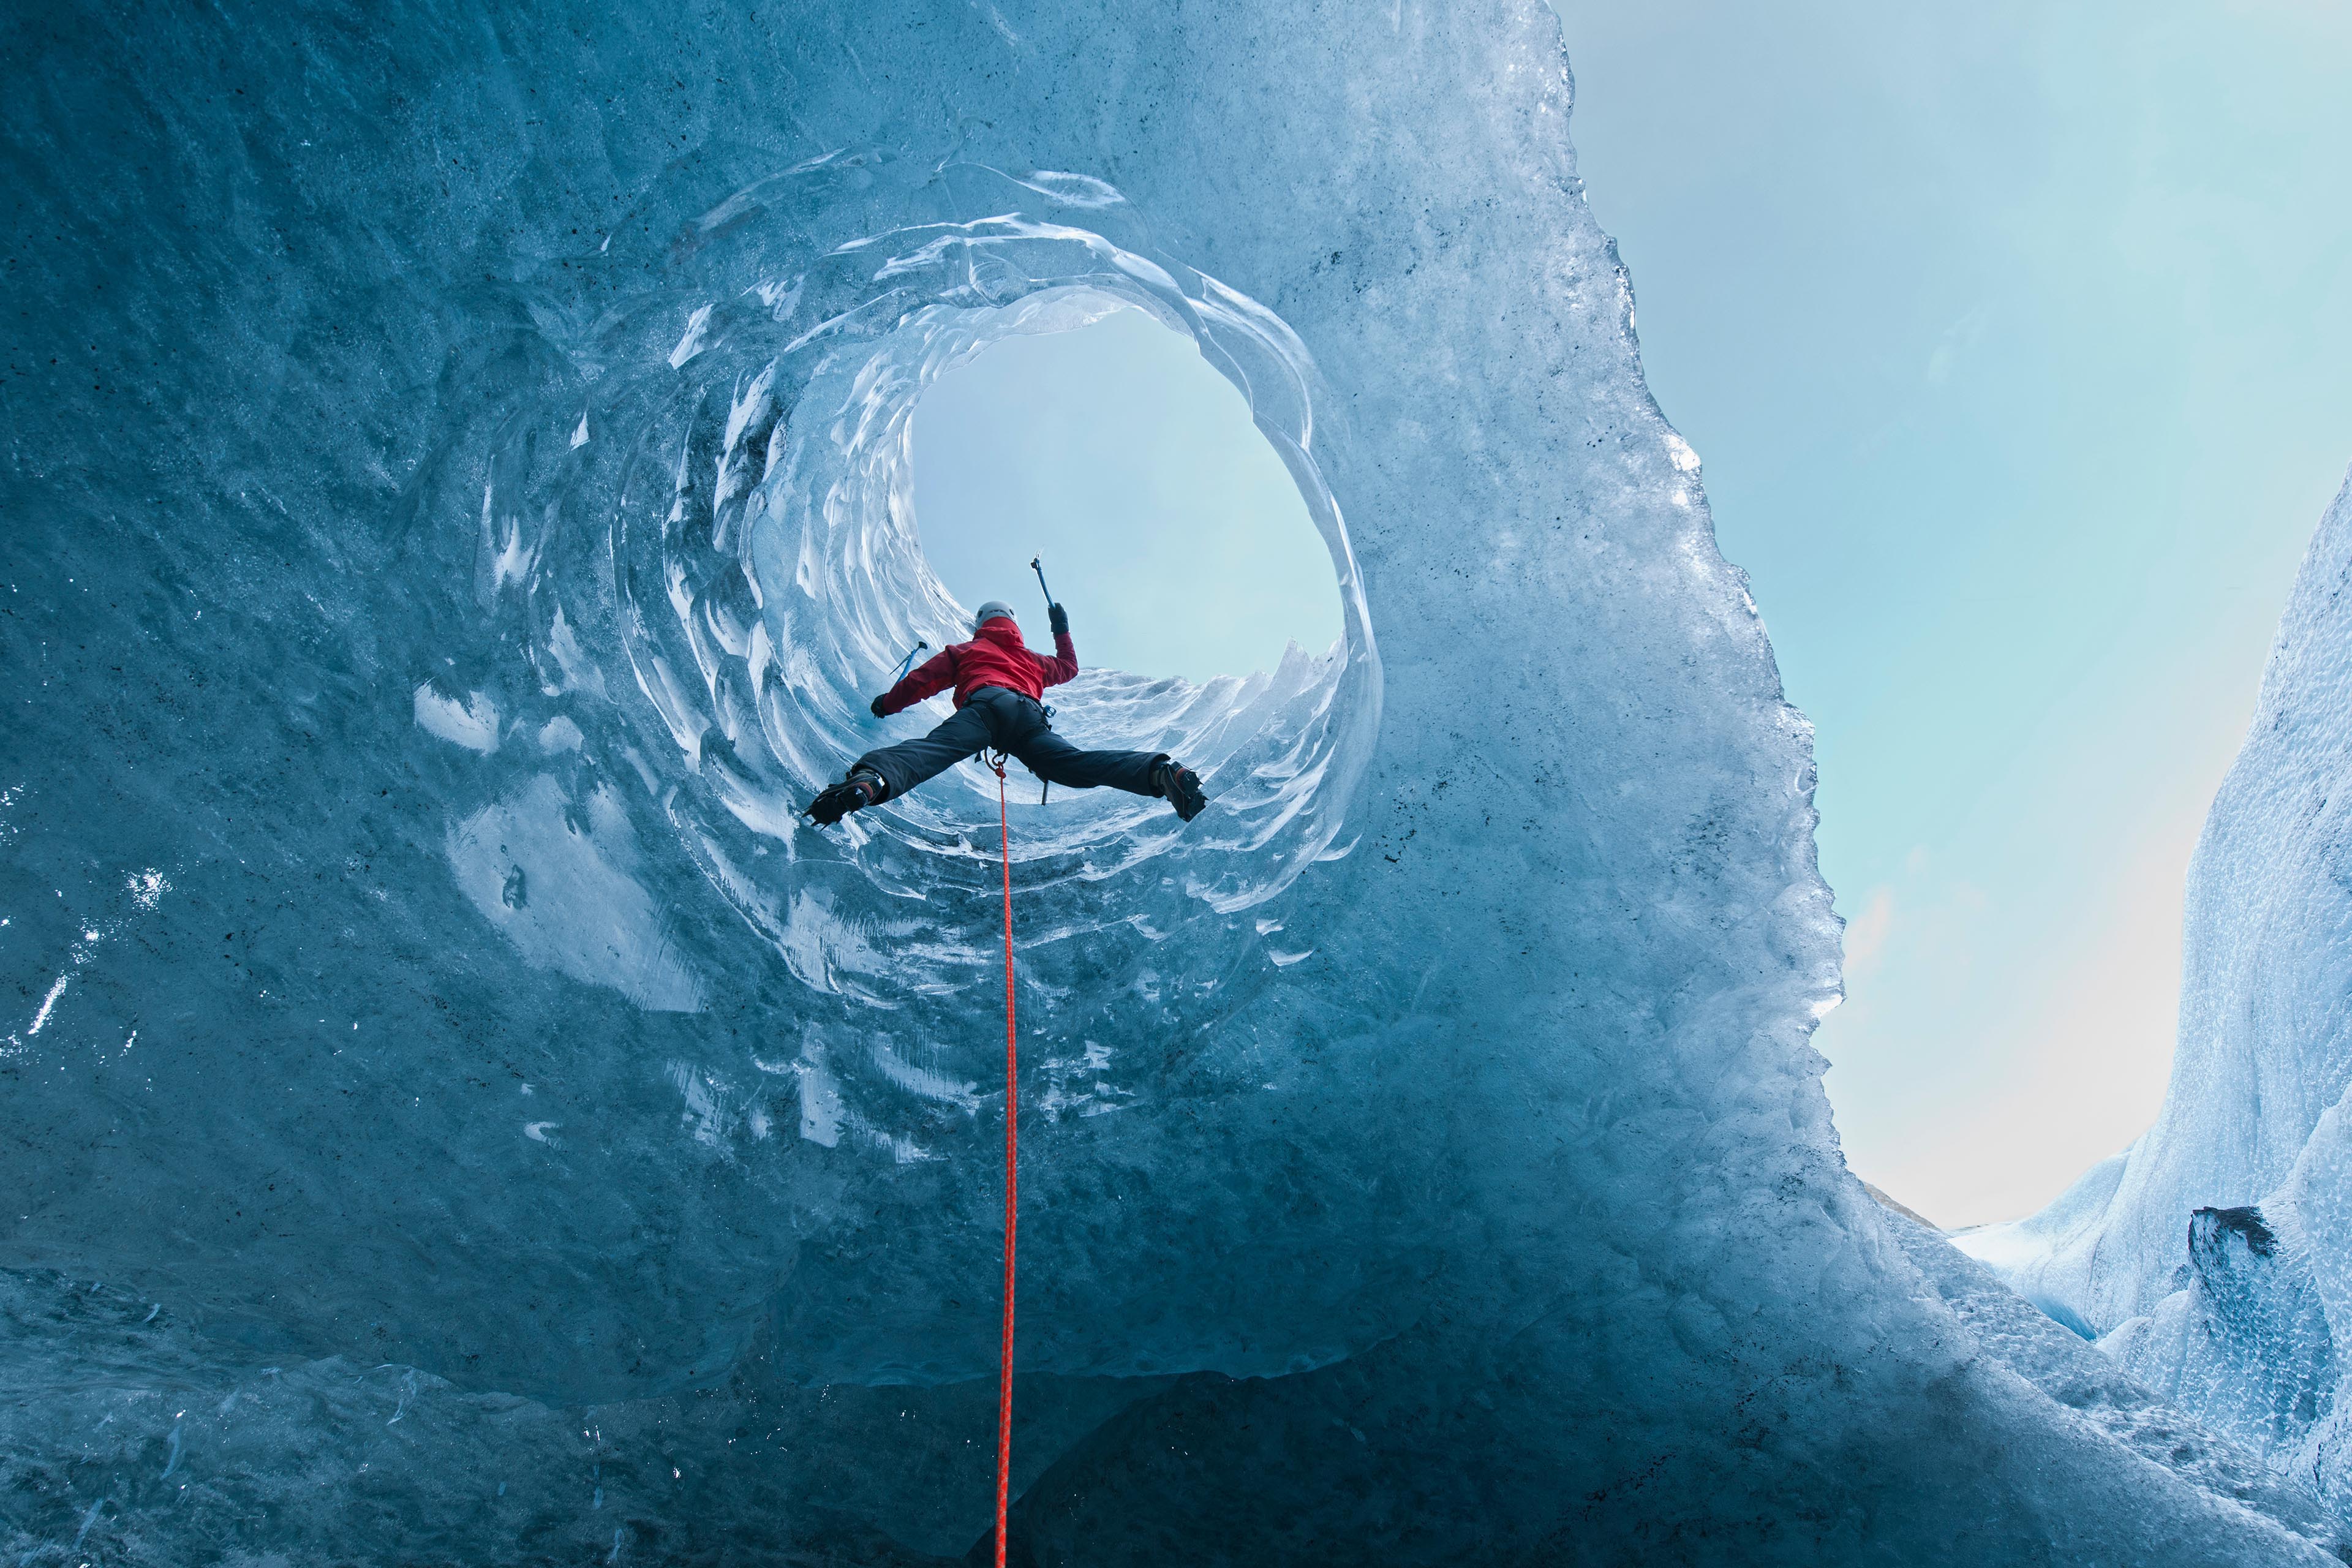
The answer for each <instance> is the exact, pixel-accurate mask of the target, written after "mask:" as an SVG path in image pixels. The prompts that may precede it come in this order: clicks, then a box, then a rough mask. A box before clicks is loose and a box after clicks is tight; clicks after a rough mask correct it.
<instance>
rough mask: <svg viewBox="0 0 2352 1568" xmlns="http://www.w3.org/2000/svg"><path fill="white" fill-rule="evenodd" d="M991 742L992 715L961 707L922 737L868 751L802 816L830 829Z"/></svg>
mask: <svg viewBox="0 0 2352 1568" xmlns="http://www.w3.org/2000/svg"><path fill="white" fill-rule="evenodd" d="M988 745H989V714H988V711H987V710H985V709H983V708H982V707H980V706H979V705H978V704H976V703H975V704H972V705H971V706H967V707H963V708H959V709H957V710H955V711H954V712H952V713H950V714H949V715H948V716H947V718H946V719H944V720H943V721H940V723H939V724H938V725H937V726H936V727H935V728H933V730H932V731H931V732H930V733H929V734H928V735H925V736H924V737H922V739H920V740H918V741H901V742H898V744H897V745H895V746H884V747H882V748H880V749H879V750H878V751H872V752H866V754H865V755H864V756H862V757H860V758H858V759H857V761H856V762H855V763H851V764H850V766H849V776H848V777H847V778H845V779H844V780H843V781H842V782H841V783H839V784H835V785H833V786H832V787H831V788H829V789H827V790H826V791H825V792H824V794H823V795H818V796H817V797H816V799H814V800H813V801H811V802H810V803H809V806H808V810H807V811H806V812H805V813H803V815H804V816H807V817H808V818H809V820H810V821H812V822H814V823H815V824H816V825H817V826H820V827H830V826H833V825H834V824H835V823H836V822H839V821H840V820H841V819H842V818H843V817H845V816H848V815H849V814H850V813H851V812H853V811H863V810H865V809H866V807H867V806H869V805H876V804H877V803H878V802H881V801H886V800H893V799H896V798H897V797H898V796H899V795H904V794H906V793H907V792H908V790H910V789H913V788H914V787H915V786H916V785H917V784H921V783H922V782H923V781H924V780H925V779H928V778H930V777H933V776H934V775H936V774H939V773H945V772H947V770H948V769H950V768H951V767H953V766H955V765H956V764H957V763H960V762H962V761H963V760H964V759H965V758H966V757H971V756H977V755H979V754H980V753H981V752H982V751H985V750H986V749H987V747H988Z"/></svg>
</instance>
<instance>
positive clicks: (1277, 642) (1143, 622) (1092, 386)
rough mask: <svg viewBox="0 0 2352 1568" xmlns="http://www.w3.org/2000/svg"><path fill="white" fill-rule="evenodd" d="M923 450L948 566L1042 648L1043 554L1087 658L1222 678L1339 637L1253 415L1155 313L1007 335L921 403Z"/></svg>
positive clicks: (1333, 608)
mask: <svg viewBox="0 0 2352 1568" xmlns="http://www.w3.org/2000/svg"><path fill="white" fill-rule="evenodd" d="M913 446H914V469H915V526H916V529H917V531H918V532H919V533H920V535H921V536H922V541H923V554H924V556H925V557H926V558H927V559H928V560H929V562H930V563H931V569H932V571H934V572H936V573H937V574H939V577H940V581H941V582H942V583H944V584H947V587H948V591H949V592H950V593H951V594H953V595H955V596H956V598H957V599H958V601H959V602H961V604H962V605H964V606H965V607H966V608H968V609H976V608H978V607H979V606H980V605H982V604H983V603H985V602H986V601H988V600H990V599H1002V600H1003V601H1005V602H1006V603H1008V604H1010V605H1013V608H1014V609H1015V610H1016V611H1018V612H1019V616H1018V618H1019V620H1020V621H1021V624H1022V631H1023V633H1024V636H1025V637H1028V638H1029V639H1030V640H1031V641H1032V642H1033V643H1034V644H1035V645H1036V646H1038V647H1045V643H1046V639H1047V638H1048V637H1051V636H1052V633H1051V632H1050V630H1048V628H1047V627H1046V625H1045V597H1044V595H1041V594H1040V593H1039V592H1038V589H1037V579H1036V578H1035V577H1034V576H1033V575H1031V574H1030V571H1029V558H1030V557H1031V556H1033V555H1042V556H1043V558H1044V561H1045V580H1046V582H1047V584H1050V585H1051V586H1052V588H1053V590H1054V592H1055V595H1057V596H1058V597H1059V598H1060V599H1061V601H1062V603H1063V604H1064V605H1066V607H1067V608H1068V610H1069V612H1070V630H1071V636H1072V639H1073V640H1074V641H1075V642H1076V644H1077V648H1078V657H1079V658H1080V660H1081V661H1082V662H1084V663H1086V664H1089V665H1105V666H1110V667H1113V668H1119V669H1129V670H1134V671H1136V672H1137V673H1139V674H1144V675H1181V676H1183V677H1185V678H1187V679H1192V680H1206V679H1208V678H1209V677H1211V676H1213V675H1246V674H1248V673H1249V672H1251V671H1252V670H1256V669H1271V668H1274V667H1275V665H1276V664H1277V663H1278V662H1280V660H1281V658H1282V650H1283V647H1284V646H1285V645H1286V643H1288V642H1291V641H1293V640H1295V641H1297V643H1298V645H1299V646H1300V647H1304V648H1307V649H1309V650H1311V651H1313V652H1315V653H1318V654H1319V653H1321V652H1322V651H1324V650H1325V649H1326V648H1328V647H1330V646H1331V645H1332V644H1333V643H1334V642H1336V641H1338V640H1339V585H1338V581H1337V579H1336V578H1335V577H1334V576H1333V574H1332V570H1331V553H1330V552H1329V551H1328V549H1327V548H1326V547H1325V546H1324V543H1323V537H1322V535H1320V534H1318V532H1316V531H1315V524H1314V523H1313V522H1312V521H1309V519H1308V518H1307V504H1306V502H1305V501H1303V500H1300V499H1299V495H1298V488H1297V486H1296V485H1294V484H1292V483H1291V482H1290V475H1289V473H1288V471H1287V470H1286V469H1285V468H1283V466H1282V459H1281V458H1278V457H1276V455H1275V451H1274V448H1273V447H1269V446H1267V445H1266V443H1265V437H1262V436H1260V435H1259V434H1258V432H1257V427H1256V426H1254V425H1252V424H1251V423H1250V415H1249V405H1248V403H1247V401H1246V400H1244V398H1243V396H1242V395H1241V391H1240V389H1239V388H1237V387H1235V386H1234V384H1233V383H1232V382H1230V381H1227V380H1226V379H1225V378H1224V377H1223V376H1222V375H1220V374H1217V373H1216V371H1215V370H1214V369H1213V368H1211V366H1210V364H1209V363H1208V362H1207V361H1206V360H1204V359H1202V357H1201V351H1200V350H1199V349H1198V348H1197V347H1195V346H1194V345H1193V343H1192V340H1190V339H1189V338H1182V337H1179V336H1178V335H1177V334H1176V333H1174V332H1172V331H1169V330H1168V329H1167V328H1166V327H1163V326H1161V325H1160V323H1159V322H1157V321H1153V320H1152V319H1151V318H1150V317H1149V316H1147V315H1145V314H1144V313H1143V312H1142V311H1140V310H1120V311H1118V312H1116V313H1114V314H1112V315H1110V316H1108V317H1106V318H1104V319H1103V320H1101V321H1097V322H1095V323H1094V324H1093V325H1091V326H1087V327H1081V328H1079V329H1077V330H1076V331H1067V332H1051V333H1045V334H1040V335H1034V336H1022V337H1012V338H1005V339H1001V340H999V341H998V342H995V343H993V344H992V345H990V346H989V347H988V348H986V349H984V350H982V352H981V353H980V354H979V355H978V356H976V357H975V358H973V359H972V360H971V361H969V362H967V363H965V364H963V365H961V366H959V367H958V368H956V369H954V370H951V371H950V372H948V373H947V374H945V375H942V376H941V377H940V379H939V380H938V381H937V382H934V383H933V384H931V386H930V387H929V389H928V390H927V391H926V392H925V393H924V394H923V395H922V399H921V401H919V403H917V404H916V405H915V426H914V436H913Z"/></svg>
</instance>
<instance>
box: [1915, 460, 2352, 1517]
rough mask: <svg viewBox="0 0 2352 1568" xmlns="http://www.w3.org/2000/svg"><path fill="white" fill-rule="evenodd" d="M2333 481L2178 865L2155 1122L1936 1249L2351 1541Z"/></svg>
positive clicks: (2345, 516)
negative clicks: (2043, 1316) (2168, 1015)
mask: <svg viewBox="0 0 2352 1568" xmlns="http://www.w3.org/2000/svg"><path fill="white" fill-rule="evenodd" d="M2347 586H2352V484H2347V489H2345V491H2344V492H2343V493H2342V494H2340V495H2338V496H2337V498H2336V504H2335V505H2334V506H2333V507H2332V508H2331V509H2330V510H2329V511H2328V513H2327V515H2326V517H2325V518H2324V519H2322V520H2321V521H2320V525H2319V531H2318V533H2317V534H2316V535H2315V537H2314V538H2313V540H2312V542H2311V548H2310V551H2309V552H2308V553H2307V554H2306V555H2305V558H2304V563H2303V568H2302V571H2301V573H2300V574H2299V575H2298V577H2297V578H2296V581H2295V585H2294V595H2293V597H2292V598H2291V599H2290V600H2289V602H2288V604H2287V608H2286V613H2285V615H2284V617H2283V618H2282V619H2281V621H2280V624H2279V630H2278V637H2277V640H2276V642H2275V643H2273V646H2272V648H2271V657H2270V664H2269V668H2267V669H2266V670H2265V672H2264V674H2263V689H2262V696H2261V699H2260V701H2259V702H2258V704H2257V706H2256V708H2255V711H2254V721H2253V724H2252V729H2251V730H2250V731H2249V732H2248V735H2247V737H2246V743H2245V747H2244V749H2243V750H2242V751H2241V752H2239V754H2238V760H2237V763H2236V764H2235V765H2234V766H2233V767H2231V770H2230V774H2229V777H2228V778H2227V779H2226V780H2224V781H2223V783H2222V785H2221V792H2220V794H2219V795H2216V796H2215V798H2214V801H2213V809H2212V812H2211V814H2210V816H2207V818H2206V821H2205V831H2204V835H2203V837H2201V838H2200V841H2199V843H2198V846H2197V854H2196V858H2195V859H2194V860H2193V861H2192V862H2191V864H2190V867H2189V895H2188V903H2187V911H2186V920H2185V927H2184V931H2183V950H2182V951H2183V973H2182V980H2181V992H2180V1028H2179V1043H2178V1046H2177V1048H2176V1051H2175V1055H2174V1058H2173V1067H2172V1082H2171V1085H2170V1088H2169V1089H2168V1091H2167V1093H2166V1096H2165V1102H2164V1108H2163V1110H2161V1111H2160V1112H2159V1113H2158V1117H2157V1121H2156V1125H2155V1126H2153V1127H2151V1128H2150V1129H2149V1130H2148V1131H2147V1132H2146V1133H2145V1134H2143V1135H2142V1136H2141V1137H2140V1139H2139V1140H2138V1142H2136V1143H2134V1144H2133V1145H2132V1146H2131V1147H2130V1148H2129V1149H2127V1150H2126V1151H2125V1152H2123V1153H2121V1154H2118V1155H2116V1157H2115V1158H2114V1159H2111V1160H2108V1161H2105V1162H2104V1163H2101V1164H2099V1165H2097V1166H2096V1167H2095V1168H2094V1169H2092V1170H2091V1171H2090V1172H2089V1173H2087V1174H2085V1175H2084V1177H2083V1178H2082V1179H2081V1180H2080V1181H2078V1182H2077V1183H2075V1184H2074V1186H2073V1187H2072V1188H2071V1189H2069V1190H2068V1192H2067V1193H2066V1194H2064V1195H2063V1196H2062V1197H2061V1198H2060V1199H2059V1200H2058V1201H2057V1202H2056V1203H2054V1204H2053V1205H2051V1206H2050V1207H2049V1208H2047V1209H2045V1210H2043V1211H2042V1213H2041V1214H2038V1215H2033V1216H2032V1217H2031V1218H2028V1219H2023V1220H2020V1221H2018V1222H2016V1223H2015V1224H2012V1225H2005V1226H1989V1227H1986V1228H1984V1229H1981V1230H1978V1231H1973V1232H1969V1233H1967V1234H1965V1235H1963V1236H1962V1237H1960V1238H1959V1243H1960V1245H1961V1246H1962V1247H1965V1248H1966V1249H1967V1250H1968V1251H1969V1252H1971V1253H1973V1254H1974V1255H1976V1256H1977V1257H1979V1258H1982V1259H1984V1260H1985V1261H1986V1262H1988V1263H1990V1264H1991V1265H1992V1266H1993V1267H1994V1268H1996V1269H1997V1270H1998V1271H1999V1272H2000V1273H2001V1274H2002V1275H2003V1276H2004V1277H2005V1278H2006V1279H2009V1280H2010V1281H2011V1283H2013V1284H2014V1285H2015V1286H2016V1287H2017V1289H2019V1290H2020V1291H2021V1292H2022V1293H2024V1294H2025V1295H2027V1296H2029V1297H2030V1298H2032V1300H2035V1301H2036V1302H2038V1303H2040V1304H2041V1305H2042V1307H2043V1308H2044V1310H2047V1311H2048V1312H2050V1314H2051V1315H2052V1316H2053V1317H2056V1318H2058V1319H2059V1320H2060V1321H2063V1322H2066V1323H2068V1324H2070V1325H2072V1326H2074V1328H2075V1329H2076V1330H2077V1331H2079V1332H2081V1333H2083V1334H2084V1335H2085V1336H2086V1337H2095V1338H2096V1339H2097V1340H2098V1342H2099V1344H2100V1346H2101V1348H2103V1349H2105V1350H2106V1351H2107V1352H2109V1353H2110V1354H2111V1355H2112V1356H2113V1357H2114V1358H2115V1360H2116V1362H2118V1363H2121V1364H2122V1365H2123V1366H2124V1367H2126V1369H2128V1370H2129V1371H2130V1372H2132V1373H2135V1374H2136V1375H2137V1376H2138V1377H2139V1378H2140V1379H2141V1380H2142V1381H2143V1382H2144V1383H2146V1384H2148V1385H2149V1386H2150V1387H2152V1388H2154V1389H2156V1390H2158V1391H2159V1392H2161V1393H2162V1394H2165V1395H2166V1396H2167V1397H2168V1398H2169V1399H2170V1400H2171V1401H2172V1402H2173V1403H2174V1404H2175V1405H2178V1406H2179V1407H2180V1408H2182V1409H2184V1410H2187V1411H2189V1412H2191V1413H2193V1414H2195V1415H2197V1416H2199V1417H2200V1419H2201V1420H2202V1421H2203V1422H2204V1423H2205V1424H2206V1425H2207V1426H2210V1427H2212V1428H2213V1429H2215V1430H2216V1431H2218V1432H2221V1433H2224V1434H2227V1435H2229V1436H2232V1437H2234V1438H2236V1439H2238V1440H2239V1441H2241V1442H2242V1443H2244V1444H2246V1445H2247V1446H2248V1447H2252V1449H2253V1450H2254V1451H2256V1452H2257V1453H2259V1454H2261V1455H2263V1457H2264V1458H2266V1459H2267V1460H2268V1461H2269V1462H2270V1463H2271V1465H2272V1466H2273V1468H2275V1469H2276V1470H2277V1471H2278V1472H2279V1473H2280V1474H2282V1475H2283V1476H2284V1477H2286V1478H2288V1479H2291V1480H2293V1481H2294V1482H2295V1483H2296V1484H2298V1485H2302V1486H2305V1487H2308V1488H2310V1489H2313V1490H2314V1491H2315V1492H2316V1493H2317V1495H2318V1497H2319V1499H2320V1500H2321V1502H2322V1503H2323V1504H2324V1505H2325V1507H2326V1510H2327V1511H2328V1513H2329V1515H2330V1516H2331V1517H2332V1518H2333V1519H2334V1520H2335V1521H2336V1524H2337V1526H2338V1528H2343V1527H2345V1526H2347V1525H2352V1459H2347V1442H2346V1436H2347V1432H2346V1427H2345V1423H2346V1421H2347V1419H2352V1401H2347V1402H2346V1403H2345V1404H2343V1405H2339V1404H2338V1402H2337V1399H2338V1394H2339V1391H2340V1390H2341V1388H2342V1384H2343V1379H2344V1376H2345V1373H2346V1372H2347V1370H2352V1369H2347V1368H2345V1367H2343V1366H2342V1365H2341V1364H2340V1363H2338V1361H2337V1359H2336V1344H2337V1342H2339V1341H2340V1340H2342V1339H2343V1338H2344V1337H2345V1336H2346V1335H2347V1334H2352V1126H2347V1116H2352V1110H2347V1104H2346V1097H2347V1092H2352V595H2347V592H2346V589H2347Z"/></svg>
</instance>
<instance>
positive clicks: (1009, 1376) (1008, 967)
mask: <svg viewBox="0 0 2352 1568" xmlns="http://www.w3.org/2000/svg"><path fill="white" fill-rule="evenodd" d="M1004 763H1005V754H1004V753H1003V752H997V753H995V754H994V755H992V756H991V757H990V758H989V759H988V765H989V766H990V767H992V768H994V769H995V770H996V826H997V833H998V842H999V843H1000V844H1001V845H1002V846H1003V859H1004V1318H1003V1342H1002V1344H1001V1345H1000V1346H999V1347H998V1354H997V1370H996V1568H1004V1512H1005V1505H1006V1502H1007V1500H1008V1499H1009V1498H1010V1496H1011V1494H1012V1485H1013V1217H1014V1214H1015V1202H1014V1200H1015V1197H1016V1195H1017V1194H1018V1193H1019V1190H1020V1189H1019V1185H1018V1182H1017V1173H1016V1167H1015V1164H1014V1156H1015V1154H1016V1153H1017V1152H1018V1150H1019V1144H1018V1142H1017V1141H1016V1135H1017V1133H1018V1131H1019V1128H1020V1121H1021V1119H1020V1116H1019V1113H1018V1106H1017V1102H1016V1100H1015V1098H1014V1097H1015V1095H1016V1094H1017V1093H1018V1091H1019V1082H1018V1075H1017V1071H1016V1069H1017V1068H1018V1067H1019V1065H1020V1063H1019V1058H1018V1057H1017V1055H1016V1047H1015V1046H1014V1043H1013V1042H1014V1035H1013V821H1012V816H1011V815H1010V813H1009V812H1008V811H1007V810H1006V807H1005V804H1004Z"/></svg>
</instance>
